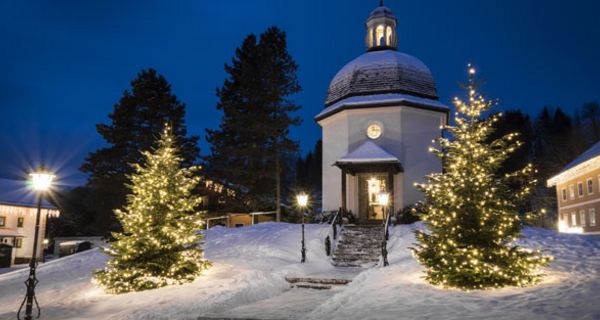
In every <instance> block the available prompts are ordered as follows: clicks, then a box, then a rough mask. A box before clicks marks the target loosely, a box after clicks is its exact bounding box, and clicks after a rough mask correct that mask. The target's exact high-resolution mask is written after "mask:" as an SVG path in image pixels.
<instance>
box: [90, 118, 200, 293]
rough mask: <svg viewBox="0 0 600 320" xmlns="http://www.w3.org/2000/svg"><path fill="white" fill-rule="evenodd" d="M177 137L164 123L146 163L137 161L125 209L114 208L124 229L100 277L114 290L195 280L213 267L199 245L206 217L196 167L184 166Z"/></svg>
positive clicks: (113, 246)
mask: <svg viewBox="0 0 600 320" xmlns="http://www.w3.org/2000/svg"><path fill="white" fill-rule="evenodd" d="M175 140H176V138H175V136H174V135H173V134H172V133H171V129H170V128H168V127H167V128H165V130H164V132H163V133H162V134H161V136H160V139H159V141H158V147H157V148H156V149H155V151H154V152H144V153H143V156H144V158H145V163H144V164H143V165H140V164H134V165H133V168H134V169H135V173H134V174H132V175H130V176H129V178H130V180H131V185H130V188H131V194H129V195H128V198H127V205H126V206H125V208H124V210H115V214H116V216H117V218H118V220H119V222H120V223H121V225H122V227H123V232H120V233H113V236H114V238H115V241H114V242H112V243H111V245H110V248H108V249H105V250H104V251H105V252H106V253H107V254H108V255H110V256H111V257H112V260H110V261H109V262H108V266H107V268H105V269H103V270H99V271H97V272H96V274H95V278H96V280H97V281H98V282H99V283H100V284H101V285H102V286H103V287H105V288H106V290H107V291H109V292H113V293H123V292H130V291H141V290H147V289H154V288H158V287H162V286H165V285H168V284H179V283H184V282H190V281H192V280H194V279H195V278H196V277H197V276H198V275H200V273H201V272H202V270H204V269H206V268H207V267H208V266H209V263H208V262H207V261H206V260H205V259H204V258H203V250H202V249H201V248H200V245H201V244H202V243H201V240H202V235H201V234H198V230H200V229H201V227H202V220H201V216H200V215H199V213H197V212H196V208H197V207H198V205H199V204H200V202H201V199H200V197H198V196H195V195H193V194H192V190H193V189H194V188H195V187H196V185H197V184H198V182H199V179H200V178H199V177H198V176H197V175H195V174H194V172H195V171H196V170H197V167H189V168H182V162H183V158H182V157H181V156H180V155H179V154H180V152H179V148H178V146H177V144H176V142H175Z"/></svg>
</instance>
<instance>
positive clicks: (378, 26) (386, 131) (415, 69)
mask: <svg viewBox="0 0 600 320" xmlns="http://www.w3.org/2000/svg"><path fill="white" fill-rule="evenodd" d="M396 25H397V19H396V17H395V15H394V14H393V12H392V11H391V10H390V9H389V8H388V7H385V6H384V5H383V3H381V4H380V5H379V6H378V7H377V8H375V9H374V10H373V11H372V12H371V13H370V15H369V17H368V19H367V21H366V37H365V43H366V48H367V50H366V52H365V53H363V54H362V55H360V56H358V57H357V58H356V59H354V60H352V61H350V62H349V63H347V64H346V65H345V66H344V67H343V68H342V69H341V70H339V72H338V73H337V74H336V75H335V77H334V78H333V80H332V81H331V83H330V85H329V90H328V94H327V98H326V100H325V107H324V109H323V110H322V111H321V112H320V113H319V114H318V115H317V116H316V117H315V120H316V121H317V122H318V124H319V125H320V126H321V128H322V134H323V136H322V139H323V164H322V165H323V210H324V211H330V210H336V209H338V208H341V209H342V210H343V211H345V212H351V213H352V214H353V215H354V217H355V218H356V220H357V221H358V222H359V223H360V224H369V223H381V221H382V219H384V213H383V208H382V206H381V205H380V204H379V202H378V199H377V195H378V194H379V193H380V192H387V193H389V194H390V198H389V199H390V202H391V203H390V204H389V208H391V210H392V212H397V211H398V210H401V209H402V208H404V207H405V206H408V205H412V204H414V203H415V202H417V201H419V200H421V199H422V197H423V195H422V194H421V192H420V191H419V190H417V188H416V187H415V183H420V182H424V179H425V176H426V175H428V174H430V173H434V172H440V171H441V170H442V164H441V162H440V160H439V159H438V158H437V157H436V156H435V155H433V154H432V153H430V152H429V150H428V149H429V147H430V146H432V140H433V139H436V138H439V137H440V136H441V134H442V129H441V126H442V125H444V124H446V123H447V121H448V113H449V110H450V109H449V108H448V107H447V106H446V105H444V104H443V103H441V102H440V101H439V97H438V94H437V90H436V85H435V82H434V80H433V76H432V74H431V72H430V70H429V68H428V67H427V66H426V65H425V64H424V63H423V62H421V61H420V60H419V59H417V58H415V57H413V56H411V55H408V54H406V53H403V52H400V51H398V48H397V47H398V35H397V32H396Z"/></svg>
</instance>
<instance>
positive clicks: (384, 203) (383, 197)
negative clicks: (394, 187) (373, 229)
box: [377, 191, 390, 267]
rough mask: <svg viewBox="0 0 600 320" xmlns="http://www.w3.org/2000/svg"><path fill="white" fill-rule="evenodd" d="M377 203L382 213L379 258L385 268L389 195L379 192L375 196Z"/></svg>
mask: <svg viewBox="0 0 600 320" xmlns="http://www.w3.org/2000/svg"><path fill="white" fill-rule="evenodd" d="M377 201H378V202H379V205H380V206H381V210H382V211H383V212H382V213H383V241H382V242H381V256H382V258H383V266H384V267H387V266H388V265H389V263H388V259H387V254H388V252H387V241H388V239H389V235H388V225H387V223H388V216H387V215H388V214H389V213H388V212H387V211H388V210H387V207H388V204H389V202H390V194H389V193H387V192H385V191H381V192H380V193H379V194H377Z"/></svg>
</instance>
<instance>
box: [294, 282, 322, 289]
mask: <svg viewBox="0 0 600 320" xmlns="http://www.w3.org/2000/svg"><path fill="white" fill-rule="evenodd" d="M331 287H332V286H331V285H329V284H320V283H308V282H296V283H293V284H290V288H302V289H314V290H329V289H331Z"/></svg>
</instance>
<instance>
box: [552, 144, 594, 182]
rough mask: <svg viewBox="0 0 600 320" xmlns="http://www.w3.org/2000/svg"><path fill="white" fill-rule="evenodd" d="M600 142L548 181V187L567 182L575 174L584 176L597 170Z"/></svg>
mask: <svg viewBox="0 0 600 320" xmlns="http://www.w3.org/2000/svg"><path fill="white" fill-rule="evenodd" d="M592 160H600V141H598V142H596V144H594V145H593V146H592V147H591V148H589V149H587V150H586V151H585V152H584V153H582V154H580V155H579V156H578V157H577V158H575V160H573V161H571V162H570V163H569V164H567V165H566V166H565V167H564V168H562V170H561V171H560V172H559V173H558V174H557V175H555V176H553V177H552V178H550V179H548V181H547V185H548V187H552V186H554V185H556V184H557V183H559V182H561V181H565V180H566V179H568V178H569V177H571V176H573V175H574V174H583V173H585V172H587V171H588V170H590V169H591V170H593V169H594V168H597V166H596V165H595V164H600V163H598V161H592Z"/></svg>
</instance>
